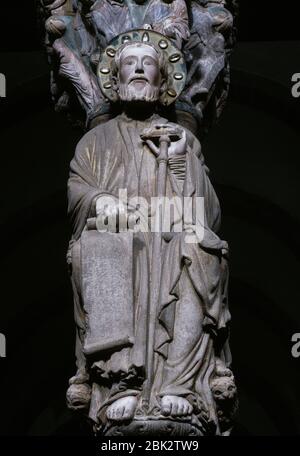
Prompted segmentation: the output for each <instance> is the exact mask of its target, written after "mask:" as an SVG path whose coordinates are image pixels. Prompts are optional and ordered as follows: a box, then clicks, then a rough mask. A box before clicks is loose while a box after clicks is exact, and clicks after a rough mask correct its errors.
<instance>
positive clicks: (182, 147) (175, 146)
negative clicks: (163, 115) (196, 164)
mask: <svg viewBox="0 0 300 456" xmlns="http://www.w3.org/2000/svg"><path fill="white" fill-rule="evenodd" d="M159 127H163V128H170V125H168V124H166V125H159ZM180 130H181V138H180V139H179V140H178V141H171V144H170V145H169V149H168V156H169V158H172V157H175V156H179V155H184V154H185V153H186V148H187V141H186V131H185V130H184V129H183V128H181V129H180ZM145 142H146V144H147V146H148V147H149V149H150V150H151V152H152V153H153V154H154V155H155V156H156V157H158V156H159V153H160V152H159V146H158V145H156V144H155V143H154V142H153V141H152V140H151V139H147V140H146V141H145Z"/></svg>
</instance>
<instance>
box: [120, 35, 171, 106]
mask: <svg viewBox="0 0 300 456" xmlns="http://www.w3.org/2000/svg"><path fill="white" fill-rule="evenodd" d="M113 73H114V77H113V81H114V88H115V90H116V92H117V93H118V97H119V99H120V100H121V101H125V102H132V101H144V102H156V101H158V99H159V97H160V95H161V93H162V91H163V90H165V89H166V79H167V75H166V64H165V59H164V56H163V54H162V53H160V51H159V50H157V49H156V48H155V47H154V46H153V45H151V44H145V43H128V44H125V45H124V46H122V47H121V48H120V49H119V50H118V51H117V53H116V56H115V61H114V66H113Z"/></svg>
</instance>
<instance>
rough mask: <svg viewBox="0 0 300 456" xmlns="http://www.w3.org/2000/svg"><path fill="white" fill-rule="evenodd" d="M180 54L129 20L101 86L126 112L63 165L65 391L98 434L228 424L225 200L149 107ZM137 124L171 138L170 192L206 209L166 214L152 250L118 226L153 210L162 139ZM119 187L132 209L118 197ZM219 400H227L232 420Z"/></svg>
mask: <svg viewBox="0 0 300 456" xmlns="http://www.w3.org/2000/svg"><path fill="white" fill-rule="evenodd" d="M166 43H167V47H168V52H169V53H167V51H166V50H165V49H166ZM174 56H176V59H175V57H174ZM175 61H176V62H177V63H176V64H174V62H175ZM182 62H183V60H182V56H181V54H180V52H179V51H178V50H176V49H175V48H174V46H173V44H172V43H171V42H170V41H169V40H167V39H166V38H165V37H164V38H163V42H162V38H161V35H159V34H157V33H155V32H152V31H147V32H145V30H141V31H139V32H137V31H136V30H135V31H133V32H132V34H130V33H127V34H126V39H124V36H120V37H118V39H117V40H115V42H114V43H111V45H110V46H109V47H108V48H107V50H106V53H105V56H103V59H102V61H101V62H100V66H99V75H100V79H101V78H102V79H101V81H100V82H101V86H102V89H103V92H104V96H106V97H108V98H111V99H113V100H118V101H119V102H120V103H121V106H122V111H123V112H122V114H120V115H118V116H117V117H116V118H114V119H112V120H110V121H108V122H107V123H105V124H103V125H99V126H97V127H96V128H94V129H93V130H91V131H89V132H88V133H87V134H86V135H85V136H84V137H83V139H82V140H81V141H80V142H79V144H78V146H77V150H76V153H75V157H74V159H73V160H72V162H71V171H70V178H69V184H68V191H69V213H70V216H71V219H72V223H73V236H72V239H71V242H70V248H69V254H68V259H69V264H70V270H71V280H72V286H73V291H74V302H75V321H76V327H77V342H76V357H77V368H78V370H77V373H76V375H75V377H73V378H72V379H71V380H70V387H69V389H68V392H67V400H68V404H69V407H70V408H71V409H77V410H82V411H85V412H86V413H87V414H88V416H89V418H90V419H91V420H92V421H93V423H94V428H95V430H96V431H98V432H101V433H103V434H106V435H114V433H115V432H117V433H119V434H120V433H123V434H124V435H129V434H130V433H136V432H137V429H138V430H139V431H138V432H145V433H147V435H149V434H151V432H152V433H157V432H159V433H163V432H164V430H165V433H166V434H168V433H170V426H171V429H173V431H174V433H178V434H180V435H191V433H192V435H221V434H226V433H228V432H229V431H230V428H231V426H232V416H233V413H232V410H233V408H234V407H233V404H234V403H235V401H236V396H235V391H233V390H232V388H233V387H234V379H233V375H232V372H231V370H230V362H231V359H230V351H229V347H228V323H229V320H230V314H229V311H228V306H227V280H228V266H227V253H228V246H227V243H226V242H224V241H222V240H221V239H220V238H219V237H218V236H217V234H216V232H217V230H218V228H219V224H220V208H219V202H218V199H217V196H216V194H215V192H214V189H213V187H212V185H211V183H210V180H209V177H208V169H207V168H206V166H205V164H204V158H203V155H202V153H201V146H200V143H199V141H198V140H197V139H196V137H195V136H194V135H193V134H192V133H191V132H190V131H188V130H186V129H184V128H182V127H179V126H178V125H177V124H174V123H170V122H168V121H167V120H166V119H164V118H162V117H160V116H159V115H158V114H156V111H157V108H158V107H159V104H160V103H164V104H167V103H171V101H174V99H176V96H178V95H179V92H180V87H181V90H182V88H183V86H184V65H183V64H182ZM101 75H102V76H101ZM179 75H181V76H182V78H180V77H179ZM180 80H182V83H181V86H180V83H179V82H178V81H180ZM172 81H173V82H174V84H175V87H176V90H177V93H176V91H175V89H174V86H173V87H171V84H172ZM178 84H179V85H178ZM174 93H175V95H174ZM145 131H146V132H149V131H154V132H156V133H157V132H160V131H162V132H163V135H164V136H167V139H168V141H167V142H168V156H167V159H166V160H165V163H166V164H167V170H166V175H165V187H164V191H165V196H166V197H167V198H169V199H170V200H171V199H172V198H174V196H176V197H177V199H178V200H179V201H184V200H185V198H187V199H189V200H191V201H192V205H193V204H194V203H196V200H197V198H200V199H202V201H204V207H203V214H202V217H199V219H198V218H197V217H198V216H197V214H196V215H194V214H193V216H192V219H190V220H189V223H185V222H186V221H185V220H183V227H184V229H183V230H182V231H181V232H178V230H176V229H175V221H174V220H173V222H172V223H171V228H170V230H169V232H164V233H159V234H158V236H160V241H161V244H160V248H159V250H158V253H157V249H156V250H155V245H157V244H155V242H156V241H155V236H157V235H156V234H155V233H153V232H151V231H150V229H149V230H136V229H133V230H124V229H121V225H122V223H121V221H122V220H123V221H124V218H125V219H126V226H129V225H130V218H131V217H133V218H135V219H136V218H137V217H136V210H137V206H138V203H139V201H144V202H145V201H146V202H147V203H148V209H149V208H150V209H149V211H148V213H146V219H147V220H146V226H149V227H150V225H151V224H150V219H151V218H152V217H153V214H154V213H155V211H156V208H155V209H153V207H152V206H151V202H152V200H153V198H154V197H156V196H157V192H158V188H159V186H160V184H159V172H160V171H159V170H160V166H161V163H160V159H159V157H160V149H159V147H158V145H157V143H156V140H155V138H151V137H149V136H148V137H147V135H146V134H145ZM174 132H179V134H178V135H177V133H176V134H175V133H174ZM158 136H159V134H158ZM158 139H159V138H158ZM124 190H126V194H127V196H128V201H130V204H129V203H128V204H127V206H126V203H124V201H122V204H120V200H119V195H120V191H124ZM132 201H135V202H136V204H133V203H132ZM125 206H126V207H125ZM124 207H125V209H126V210H125V211H124ZM195 217H196V218H197V220H196V219H195ZM110 218H113V219H114V220H115V221H117V223H115V225H114V227H113V228H112V225H109V224H108V225H107V226H108V229H107V230H106V232H104V230H100V229H99V220H102V221H103V220H107V219H110ZM144 226H145V224H144ZM197 226H201V233H202V235H199V232H198V231H197V229H195V233H194V234H195V238H193V239H194V242H189V240H188V237H189V236H190V235H191V230H193V229H194V228H195V227H197ZM155 252H156V253H155ZM158 270H159V271H158ZM154 277H155V279H154ZM157 280H159V282H157ZM154 282H155V283H156V285H157V283H158V284H159V287H158V292H157V295H156V297H155V300H154V301H155V309H154V310H153V308H151V307H149V302H150V301H151V302H153V293H152V292H153V287H154V286H155V283H154ZM151 321H152V322H154V326H153V331H154V333H153V335H152V336H151V331H150V330H149V327H150V326H151ZM152 344H153V345H152ZM220 390H221V393H222V398H224V401H222V402H220V401H218V400H217V396H218V394H219V393H220ZM217 393H218V394H217ZM218 397H220V394H219V396H218ZM226 398H227V399H228V400H226ZM220 404H221V406H220ZM222 404H226V407H227V408H228V404H229V405H230V407H231V408H230V407H229V408H230V419H225V418H226V413H227V412H226V410H227V409H226V408H225V409H223V408H222ZM218 416H222V420H219V419H218ZM224 416H225V418H224ZM137 426H139V427H137ZM141 426H142V428H143V430H142V431H141Z"/></svg>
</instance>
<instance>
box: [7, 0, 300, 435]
mask: <svg viewBox="0 0 300 456" xmlns="http://www.w3.org/2000/svg"><path fill="white" fill-rule="evenodd" d="M18 3H20V4H18ZM280 3H281V5H280ZM296 4H297V2H296V1H295V2H277V3H276V2H272V1H261V2H258V1H257V2H254V1H245V0H241V12H240V18H239V24H238V26H239V37H238V38H239V44H238V45H237V48H236V51H235V54H234V56H233V59H232V89H231V95H230V99H229V102H228V107H227V109H226V111H225V112H224V114H223V117H222V120H221V121H220V123H219V125H218V126H216V127H214V128H213V129H212V131H211V132H210V135H209V136H208V138H207V139H206V142H205V144H204V153H205V156H206V160H207V163H208V165H209V167H210V169H211V175H212V180H213V182H214V185H215V187H216V189H217V192H218V195H219V197H220V200H221V203H222V208H223V229H222V235H223V237H224V238H225V239H226V240H228V241H229V243H230V246H231V283H230V305H231V312H232V316H233V322H232V336H231V347H232V352H233V360H234V364H233V368H234V371H235V374H236V378H237V383H238V386H239V392H240V413H239V417H238V421H237V425H236V428H235V435H291V434H294V435H296V434H297V435H298V434H299V433H300V397H299V392H298V389H299V386H298V385H299V383H300V374H299V372H300V358H299V359H293V358H292V356H291V347H292V343H291V337H292V335H293V334H294V333H300V310H299V304H300V299H299V298H300V292H299V283H300V279H299V256H300V251H299V231H300V213H299V203H298V196H299V188H300V183H299V165H300V159H299V152H300V151H299V139H300V138H299V136H300V134H299V120H300V99H293V98H292V95H291V86H292V83H291V77H292V74H293V73H300V58H299V57H300V36H299V25H298V16H297V14H296V11H295V9H294V5H296ZM0 14H1V27H0V38H1V39H0V72H1V73H4V74H5V75H6V76H7V98H6V99H0V116H1V123H0V151H1V154H0V160H1V171H2V172H1V192H0V198H1V212H0V217H1V222H0V239H1V247H0V249H1V256H0V263H1V294H0V296H1V298H0V299H1V306H0V332H1V333H4V334H5V335H6V337H7V358H6V359H0V421H1V426H0V434H30V435H45V434H49V435H65V434H78V433H83V432H84V431H85V429H84V428H81V427H80V425H79V424H78V422H77V421H76V419H74V418H72V416H71V415H70V414H69V412H68V411H67V410H66V407H65V399H64V394H65V390H66V388H67V380H68V378H69V376H70V375H72V374H73V373H74V356H73V352H74V328H73V323H72V297H71V290H70V286H69V282H68V275H67V269H66V266H65V253H66V248H67V243H68V237H69V225H68V220H67V217H66V181H67V177H68V166H69V162H70V160H71V158H72V155H73V152H74V148H75V145H76V142H77V141H78V139H79V138H80V135H81V133H80V132H79V131H76V130H74V129H72V127H71V126H70V125H69V123H68V121H67V120H66V119H65V118H64V117H62V116H60V115H58V114H56V113H55V112H54V109H53V107H52V105H51V101H50V96H49V90H48V67H47V62H46V59H45V56H44V54H43V49H42V45H41V40H40V37H39V33H38V28H37V26H36V16H35V5H34V2H33V1H32V2H30V1H28V0H27V1H26V2H25V1H22V2H6V4H5V6H3V5H1V12H0Z"/></svg>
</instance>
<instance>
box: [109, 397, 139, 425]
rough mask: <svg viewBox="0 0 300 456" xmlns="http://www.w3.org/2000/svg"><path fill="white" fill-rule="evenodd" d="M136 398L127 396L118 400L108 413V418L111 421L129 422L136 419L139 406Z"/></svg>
mask: <svg viewBox="0 0 300 456" xmlns="http://www.w3.org/2000/svg"><path fill="white" fill-rule="evenodd" d="M137 402H138V401H137V397H136V396H127V397H122V398H121V399H117V400H116V401H115V402H113V403H112V404H111V405H110V406H109V407H108V409H107V411H106V416H107V418H108V419H109V420H111V421H128V420H132V419H133V417H134V413H135V409H136V406H137Z"/></svg>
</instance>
